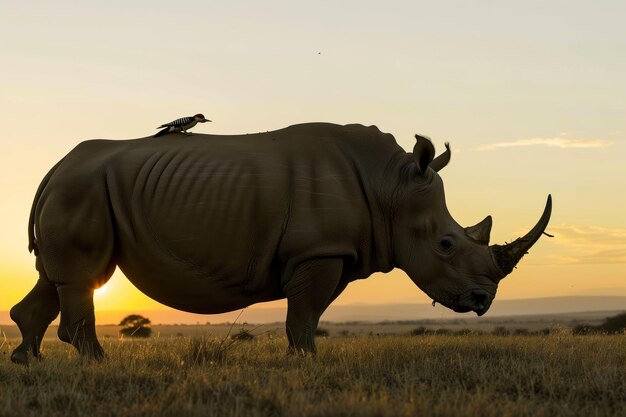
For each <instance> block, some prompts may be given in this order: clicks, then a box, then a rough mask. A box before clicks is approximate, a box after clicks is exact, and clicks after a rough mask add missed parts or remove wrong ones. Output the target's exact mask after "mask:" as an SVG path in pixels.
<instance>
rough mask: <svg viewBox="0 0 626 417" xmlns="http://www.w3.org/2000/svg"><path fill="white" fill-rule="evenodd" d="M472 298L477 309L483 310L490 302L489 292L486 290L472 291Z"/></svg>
mask: <svg viewBox="0 0 626 417" xmlns="http://www.w3.org/2000/svg"><path fill="white" fill-rule="evenodd" d="M472 298H473V299H474V300H473V301H474V305H475V306H476V309H477V310H483V309H484V308H485V307H487V305H488V304H489V294H488V293H486V292H485V291H472Z"/></svg>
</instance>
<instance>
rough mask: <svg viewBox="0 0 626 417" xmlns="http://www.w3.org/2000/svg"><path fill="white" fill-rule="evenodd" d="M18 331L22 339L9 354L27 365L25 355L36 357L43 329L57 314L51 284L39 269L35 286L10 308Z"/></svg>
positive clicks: (56, 303) (55, 297)
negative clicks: (39, 272)
mask: <svg viewBox="0 0 626 417" xmlns="http://www.w3.org/2000/svg"><path fill="white" fill-rule="evenodd" d="M10 315H11V319H12V320H13V321H14V322H15V323H17V326H18V328H19V329H20V332H21V333H22V343H21V344H20V345H19V346H18V347H17V348H15V350H14V351H13V353H12V354H11V360H12V361H13V362H15V363H18V364H22V365H27V364H28V361H29V357H30V356H31V355H32V356H34V357H35V358H40V352H39V349H40V347H41V340H42V339H43V336H44V334H45V332H46V329H47V328H48V326H49V325H50V323H51V322H52V320H54V319H55V318H56V317H57V316H58V315H59V296H58V294H57V290H56V287H55V285H54V284H53V283H52V282H50V281H49V280H48V278H47V277H46V276H45V275H44V274H43V273H41V274H40V277H39V280H38V281H37V283H36V284H35V287H34V288H33V289H32V290H31V291H30V292H29V293H28V294H27V295H26V297H24V299H23V300H22V301H20V302H19V303H18V304H16V305H15V306H14V307H13V308H12V309H11V312H10Z"/></svg>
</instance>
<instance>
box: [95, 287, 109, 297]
mask: <svg viewBox="0 0 626 417" xmlns="http://www.w3.org/2000/svg"><path fill="white" fill-rule="evenodd" d="M106 292H107V286H106V285H103V286H102V287H100V288H96V289H95V290H94V292H93V295H95V296H100V295H102V294H104V293H106Z"/></svg>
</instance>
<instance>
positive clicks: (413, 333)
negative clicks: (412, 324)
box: [411, 326, 432, 336]
mask: <svg viewBox="0 0 626 417" xmlns="http://www.w3.org/2000/svg"><path fill="white" fill-rule="evenodd" d="M430 333H432V332H431V331H430V330H428V329H427V328H426V327H424V326H420V327H417V328H415V329H413V330H411V336H423V335H425V334H430Z"/></svg>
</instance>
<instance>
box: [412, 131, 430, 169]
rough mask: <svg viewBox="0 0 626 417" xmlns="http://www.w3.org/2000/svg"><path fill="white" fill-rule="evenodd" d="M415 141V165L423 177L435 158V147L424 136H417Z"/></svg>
mask: <svg viewBox="0 0 626 417" xmlns="http://www.w3.org/2000/svg"><path fill="white" fill-rule="evenodd" d="M415 140H416V142H415V146H414V147H413V159H414V160H415V165H417V169H418V171H419V173H420V174H421V175H423V174H424V173H425V172H426V170H427V169H428V166H429V165H430V163H431V162H432V161H433V158H434V157H435V147H434V146H433V144H432V142H431V141H430V140H429V139H428V138H425V137H423V136H420V135H415Z"/></svg>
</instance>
